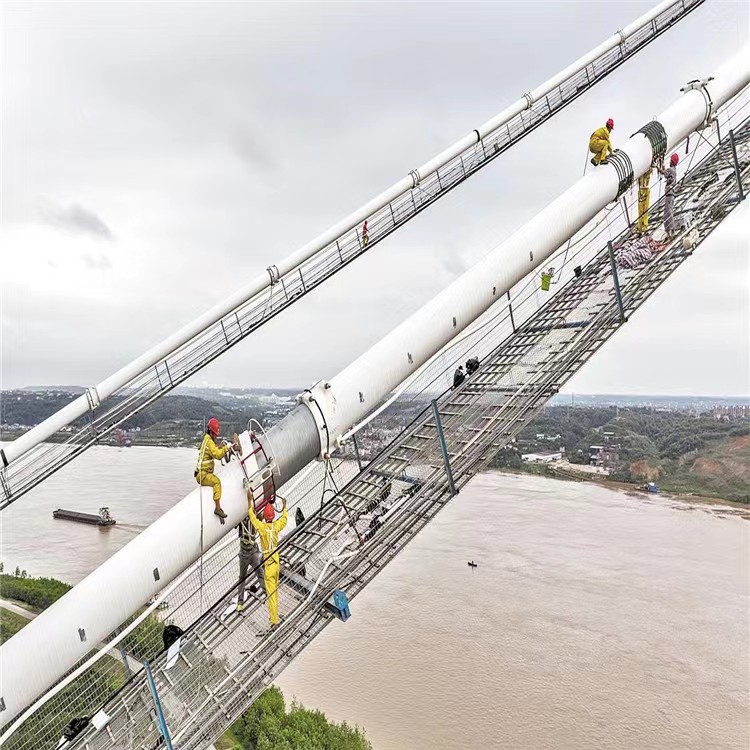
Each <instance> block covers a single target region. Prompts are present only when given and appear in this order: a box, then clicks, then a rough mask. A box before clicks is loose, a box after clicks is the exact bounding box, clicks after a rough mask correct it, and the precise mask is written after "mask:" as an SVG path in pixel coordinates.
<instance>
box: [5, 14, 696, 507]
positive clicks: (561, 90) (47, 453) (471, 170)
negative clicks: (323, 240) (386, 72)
mask: <svg viewBox="0 0 750 750" xmlns="http://www.w3.org/2000/svg"><path fill="white" fill-rule="evenodd" d="M702 2H703V0H682V1H681V2H680V3H675V4H674V5H672V6H670V7H669V8H667V9H665V10H664V11H663V12H662V13H661V14H660V15H659V16H658V17H657V18H655V19H654V21H653V22H652V23H651V24H650V25H647V26H644V27H642V28H641V29H640V30H638V31H637V32H635V33H634V34H633V35H632V36H630V37H629V38H628V39H626V40H624V42H623V43H622V44H621V45H619V46H618V47H616V48H615V49H613V50H610V51H609V52H606V53H604V54H603V55H602V56H601V57H600V58H599V59H598V60H596V61H594V62H593V63H591V64H590V65H588V66H586V68H584V69H583V70H581V71H579V72H577V73H575V74H573V75H571V76H570V77H569V78H568V79H567V80H565V81H563V82H562V83H561V84H560V85H559V86H558V87H557V88H555V89H554V90H553V91H551V92H550V93H549V94H547V95H546V96H545V97H543V98H541V99H539V100H538V101H534V102H533V103H532V104H531V106H530V107H529V108H528V109H527V110H525V111H524V112H522V113H520V114H519V115H517V116H516V117H515V118H513V119H512V120H511V121H509V122H508V123H507V124H506V125H503V126H501V127H499V128H497V129H496V130H495V131H494V132H492V133H490V134H489V135H488V136H486V137H485V138H483V139H481V140H480V141H479V142H478V143H477V144H476V145H475V146H472V147H470V148H468V149H466V150H465V151H464V152H463V153H462V154H460V155H459V156H457V157H455V158H454V159H452V160H451V161H449V162H448V163H447V164H445V165H444V166H443V167H441V168H440V169H438V170H437V171H435V172H433V173H432V174H430V175H426V176H425V177H424V178H423V179H422V180H421V181H420V182H419V184H418V185H416V186H415V187H414V188H412V189H411V190H408V191H406V192H405V193H403V194H402V195H401V196H399V197H397V198H395V199H394V200H393V201H391V202H390V203H389V204H388V205H386V206H385V207H384V208H382V209H380V210H379V211H376V212H374V213H373V215H372V216H371V217H369V218H368V231H367V235H366V236H364V235H363V233H362V230H361V228H356V227H355V228H354V229H351V230H349V231H348V232H345V233H343V234H342V235H341V236H340V237H339V238H338V239H337V240H335V241H334V242H333V243H331V244H329V245H328V246H326V247H324V248H323V249H322V250H320V251H319V252H318V253H316V254H315V255H314V256H313V257H311V258H310V259H309V260H307V261H305V262H304V263H302V264H301V265H300V266H298V267H297V268H295V269H293V270H292V271H290V272H288V273H286V274H284V275H282V276H281V277H280V278H279V279H278V282H277V283H275V284H273V285H272V286H270V287H269V288H268V289H267V290H266V291H263V292H261V293H258V294H257V295H255V296H254V297H252V298H251V299H249V300H247V301H246V302H244V303H243V304H241V305H240V306H238V307H237V308H236V309H235V310H234V311H233V312H231V313H229V314H228V315H226V316H224V317H223V318H222V319H221V320H219V321H218V323H216V324H214V325H212V326H209V327H208V328H206V329H205V330H203V331H202V332H201V333H200V334H198V335H196V336H195V337H194V338H193V339H191V340H190V341H189V342H188V343H187V344H185V345H184V346H182V347H180V348H179V349H177V350H176V351H174V352H173V353H171V354H170V355H169V356H167V357H166V358H164V359H163V360H161V361H160V362H158V363H157V364H155V365H154V366H153V367H151V368H149V369H148V370H146V371H145V372H143V373H142V374H140V375H138V376H137V377H135V378H134V379H133V380H131V381H130V382H129V383H127V384H126V385H125V386H123V387H122V388H120V389H119V390H118V391H116V392H115V393H113V394H112V395H111V396H110V397H109V398H106V399H104V400H103V401H102V402H101V404H99V405H96V406H94V405H92V408H91V410H90V412H89V414H88V417H86V418H82V419H81V420H78V421H77V422H76V423H75V427H76V428H77V431H75V432H72V433H62V434H60V435H58V437H59V438H60V442H55V443H42V444H40V445H38V446H36V447H35V448H33V449H31V450H30V451H29V452H28V453H26V454H25V455H23V456H21V457H20V458H19V459H17V460H16V461H14V462H13V463H11V464H10V465H9V466H7V467H4V468H3V469H0V509H2V508H4V507H6V506H7V505H9V504H10V503H12V502H15V501H16V500H17V499H18V498H19V497H21V496H22V495H23V494H25V493H26V492H28V491H29V490H30V489H31V488H32V487H34V486H35V485H37V484H39V483H40V482H41V481H43V480H44V479H46V478H47V477H48V476H50V475H51V474H53V473H54V472H55V471H57V470H59V469H60V468H62V467H63V466H64V465H65V464H67V463H68V462H69V461H71V460H73V459H74V458H75V457H76V456H78V455H80V454H81V453H82V452H84V451H85V450H87V449H88V448H89V447H91V446H92V445H95V444H97V442H98V441H99V440H101V438H102V437H103V436H104V435H107V434H108V433H110V432H111V431H112V430H114V429H115V428H117V427H120V426H121V425H123V424H124V423H125V422H126V421H127V420H128V418H130V417H132V416H133V415H134V414H136V413H138V412H139V411H141V410H142V409H144V408H146V407H148V406H149V405H150V404H151V403H153V402H154V401H155V400H156V399H158V398H160V397H161V396H162V395H164V394H165V393H168V392H169V391H170V390H172V389H173V388H175V387H176V386H177V385H179V384H181V383H184V382H185V381H186V380H187V379H188V378H190V377H191V376H192V375H194V374H195V373H196V372H198V371H199V370H200V369H202V368H203V367H205V366H206V365H207V364H209V363H210V362H212V361H213V360H214V359H216V358H217V357H218V356H220V355H221V354H223V353H224V352H226V351H228V350H229V349H230V348H232V347H233V346H234V345H235V344H237V343H238V342H239V341H242V340H243V339H244V338H245V337H247V336H248V335H249V334H251V333H252V332H253V331H255V330H257V329H258V328H259V327H261V326H262V325H263V324H265V323H266V322H267V321H268V320H270V319H271V318H273V317H275V316H276V315H277V314H278V313H280V312H281V311H282V310H284V309H286V308H287V307H289V306H290V305H291V304H293V303H294V302H295V301H297V300H298V299H300V298H301V297H303V296H304V295H306V294H307V293H308V292H310V291H311V290H312V289H314V288H316V287H317V286H318V285H320V284H321V283H323V282H324V281H326V280H327V279H328V278H330V277H331V276H332V275H334V274H335V273H337V272H338V271H339V270H341V269H342V268H344V267H345V266H346V265H348V264H349V263H351V262H352V261H354V260H355V259H356V258H358V257H360V256H362V255H363V254H364V253H365V252H367V251H368V250H369V249H370V248H372V247H373V246H375V245H376V244H377V243H378V242H379V241H380V240H382V239H384V238H385V237H387V236H388V235H390V234H391V232H393V231H394V230H396V229H398V228H399V227H400V226H402V225H403V224H405V223H406V222H407V221H409V220H410V219H412V218H413V217H415V216H416V215H417V214H419V213H421V212H422V211H423V210H424V209H425V208H427V207H428V206H430V205H432V204H433V203H434V202H435V201H436V200H438V199H439V198H440V197H442V196H443V195H445V194H446V193H448V192H449V191H450V190H452V189H453V188H455V187H457V186H458V185H460V184H461V183H462V182H463V181H464V180H466V179H468V178H469V177H470V176H471V175H473V174H475V173H476V172H477V171H479V170H480V169H481V168H482V167H484V166H486V165H487V164H488V163H489V162H491V161H492V160H493V159H495V158H496V157H497V156H499V155H500V154H501V153H503V152H504V151H506V150H507V149H508V148H510V147H511V146H512V145H513V144H515V143H516V142H517V141H519V140H520V139H521V138H523V137H524V136H526V135H527V134H528V133H530V132H532V131H533V130H535V129H536V128H537V127H539V126H540V125H541V124H543V123H544V122H546V121H547V120H548V119H549V118H550V117H552V116H553V115H554V114H556V113H557V112H559V111H560V110H561V109H563V108H564V107H565V106H567V105H568V104H570V103H571V102H573V101H574V100H575V99H577V98H578V97H579V96H580V95H581V94H583V93H584V92H585V91H587V90H588V89H589V88H590V87H591V86H593V85H595V84H596V83H598V82H599V81H600V80H602V79H603V78H605V77H606V76H607V75H609V74H610V73H611V72H612V71H614V70H616V69H617V68H618V67H619V66H620V65H622V64H623V63H624V62H625V61H626V60H628V59H629V58H630V57H632V56H633V55H635V54H637V53H638V52H639V51H640V50H641V49H643V47H645V46H646V45H647V44H649V43H650V42H651V41H653V40H654V39H655V38H657V37H658V36H659V35H661V34H662V33H663V32H664V31H666V30H667V29H669V28H670V27H671V26H673V25H674V24H675V23H677V22H678V21H679V20H681V19H682V18H684V17H685V15H687V14H688V13H690V12H691V11H692V10H694V9H695V8H696V7H697V6H698V5H700V4H701V3H702Z"/></svg>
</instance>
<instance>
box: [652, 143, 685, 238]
mask: <svg viewBox="0 0 750 750" xmlns="http://www.w3.org/2000/svg"><path fill="white" fill-rule="evenodd" d="M679 161H680V157H679V156H678V155H677V154H672V156H670V157H669V169H665V168H664V165H662V166H661V167H657V169H658V170H659V174H661V175H663V176H664V231H665V232H666V233H667V235H668V236H669V238H670V239H671V238H672V237H673V236H674V233H675V232H676V231H677V224H676V222H675V220H674V194H675V193H676V192H677V164H678V162H679Z"/></svg>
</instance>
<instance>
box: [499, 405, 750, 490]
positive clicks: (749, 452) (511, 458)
mask: <svg viewBox="0 0 750 750" xmlns="http://www.w3.org/2000/svg"><path fill="white" fill-rule="evenodd" d="M592 445H610V446H615V447H616V455H617V460H616V465H615V466H614V469H613V471H612V474H611V478H612V479H615V480H617V481H624V482H633V483H637V484H642V483H643V482H645V481H646V480H649V481H657V482H658V483H659V485H660V486H661V487H662V488H663V489H665V490H667V491H672V492H688V493H693V494H697V495H706V496H712V497H718V498H723V499H726V500H737V501H742V502H748V501H750V420H748V419H733V420H729V419H716V418H715V417H713V416H711V415H708V414H703V415H700V416H694V415H692V414H689V413H685V412H674V411H672V412H670V411H655V410H652V409H646V408H630V409H623V408H620V409H618V408H616V407H589V408H579V409H569V408H566V407H559V406H556V407H548V408H547V409H545V411H544V412H543V413H542V414H540V415H539V416H538V417H537V418H536V419H534V420H533V421H532V422H531V423H530V424H529V425H528V426H527V427H526V428H525V429H524V430H523V431H522V432H521V434H520V435H519V437H518V440H517V442H516V445H515V446H512V447H510V448H508V449H505V450H502V451H500V453H498V455H497V456H496V458H495V460H494V466H496V467H498V468H515V469H526V468H528V469H529V470H534V471H535V472H539V471H540V470H541V471H545V470H544V468H543V467H539V466H538V465H537V466H534V465H532V466H529V465H527V464H522V462H521V455H522V454H526V453H545V452H546V453H552V452H556V451H559V450H560V448H563V449H564V453H565V457H566V458H567V460H568V461H569V462H571V463H574V464H575V463H578V464H583V463H587V462H588V457H589V447H590V446H592Z"/></svg>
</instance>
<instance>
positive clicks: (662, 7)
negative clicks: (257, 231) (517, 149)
mask: <svg viewBox="0 0 750 750" xmlns="http://www.w3.org/2000/svg"><path fill="white" fill-rule="evenodd" d="M679 4H680V0H664V1H663V2H661V3H659V4H658V5H656V6H655V7H654V8H652V9H651V10H650V11H649V12H648V13H646V14H644V15H643V16H641V17H640V18H638V19H636V20H635V21H633V22H632V23H631V24H628V25H627V26H625V27H624V28H623V29H621V30H620V31H617V32H615V33H614V34H613V35H612V36H610V37H609V38H608V39H607V40H605V41H604V42H602V43H601V44H600V45H599V46H598V47H596V48H594V49H593V50H591V52H589V53H588V54H586V55H584V56H583V57H580V58H579V59H578V60H576V62H574V63H572V64H571V65H569V66H568V67H567V68H565V69H564V70H562V71H560V72H559V73H558V74H557V75H555V76H553V77H552V78H550V79H549V80H548V81H546V82H545V83H543V84H542V85H541V86H539V87H537V88H536V89H534V91H532V92H530V93H529V94H525V95H524V96H522V97H521V98H520V99H519V100H518V101H517V102H515V103H514V104H512V105H511V106H509V107H507V108H506V109H504V110H503V111H502V112H500V114H498V115H496V116H495V117H493V118H492V119H490V120H488V121H487V122H485V123H484V124H483V125H481V126H480V127H479V128H477V129H476V130H473V131H472V132H471V133H470V134H469V135H467V136H465V137H464V138H462V139H461V140H459V141H457V142H456V143H454V144H453V145H452V146H451V147H450V148H448V149H446V150H445V151H443V152H441V153H440V154H438V155H437V156H436V157H434V158H433V159H430V160H429V161H428V162H426V163H425V164H423V165H422V166H421V167H418V168H417V169H414V170H412V171H411V172H409V174H408V175H407V176H406V177H404V178H403V179H401V180H399V181H398V182H397V183H396V184H395V185H393V186H391V187H390V188H388V189H387V190H385V191H383V192H382V193H380V195H378V196H376V197H375V198H373V199H372V200H370V201H368V202H367V203H365V204H364V205H363V206H361V207H360V208H359V209H357V210H356V211H354V212H353V213H351V214H349V215H348V216H347V217H346V218H344V219H342V220H341V221H339V222H338V223H336V224H334V225H333V226H332V227H330V228H329V229H327V230H326V231H325V232H323V233H322V234H320V235H318V236H317V237H316V238H315V239H314V240H312V241H310V242H308V243H307V244H306V245H304V246H303V247H301V248H300V249H299V250H297V251H296V252H294V253H292V254H291V255H289V256H288V257H286V258H285V259H284V260H282V261H279V262H278V263H276V267H277V268H278V272H279V274H280V275H282V276H283V275H284V274H286V273H288V272H289V271H292V270H294V269H295V268H297V267H298V266H299V265H300V264H301V263H303V262H304V261H306V260H308V259H309V258H311V257H312V256H313V255H315V253H317V252H319V251H320V250H322V249H323V248H325V247H326V246H327V245H329V244H331V243H332V242H334V241H335V240H336V239H337V238H338V237H340V236H341V235H342V234H344V233H345V232H348V231H349V230H351V229H353V228H354V227H356V226H359V225H360V224H361V223H362V222H363V221H364V220H365V219H367V218H368V217H369V216H370V215H372V214H373V213H375V212H376V211H378V210H380V209H381V208H383V207H384V206H387V205H388V204H389V203H390V202H391V201H392V200H394V199H395V198H397V197H398V196H400V195H402V194H403V193H405V192H406V191H408V190H410V189H411V188H413V187H415V186H416V185H418V184H419V182H420V181H421V180H423V179H424V178H425V177H427V176H428V175H430V174H432V173H433V172H435V171H436V170H437V169H439V168H440V167H442V166H444V165H445V164H447V163H448V162H449V161H450V160H451V159H453V158H455V157H456V156H458V155H459V154H460V153H461V152H463V151H464V150H466V149H467V148H470V147H471V146H473V145H475V144H476V143H477V142H478V140H479V139H480V138H484V137H486V136H487V135H488V134H490V133H492V132H493V131H494V130H496V129H497V128H499V127H501V126H502V125H504V124H505V123H507V122H509V121H510V120H511V119H512V118H513V117H515V116H516V115H518V114H519V113H520V112H523V111H524V110H525V109H528V108H529V107H530V106H531V105H532V103H533V102H534V101H536V100H537V99H539V98H541V97H543V96H545V95H546V94H548V93H549V92H551V91H552V90H554V89H555V88H556V87H557V86H559V85H560V84H561V83H563V82H564V81H565V80H567V79H568V78H569V77H570V76H572V75H575V74H576V73H578V72H579V71H581V70H583V69H584V68H585V67H586V66H587V65H590V64H591V63H592V62H593V61H595V60H596V59H598V58H599V57H600V56H601V55H602V54H604V53H606V52H608V51H610V50H612V49H614V48H615V47H617V46H619V45H621V44H624V43H626V42H627V40H628V38H629V37H631V36H632V35H633V34H635V33H636V32H637V31H639V30H640V29H642V28H643V27H644V26H646V25H647V24H649V23H651V22H652V21H653V20H654V19H655V18H657V17H658V16H659V15H661V14H662V13H663V12H664V11H666V10H668V9H669V8H671V7H672V6H676V5H679ZM270 285H271V278H270V276H269V274H268V273H263V274H260V275H259V276H257V277H256V278H255V279H253V280H252V281H251V282H250V283H249V284H247V285H246V286H244V287H243V288H242V289H238V290H237V291H236V292H235V293H234V294H232V295H231V296H229V297H227V298H226V299H224V300H223V301H222V302H220V303H219V304H217V305H215V306H214V307H212V308H211V309H210V310H207V311H206V312H205V313H203V315H201V316H200V317H198V318H196V319H195V320H193V321H192V322H191V323H188V324H187V325H185V326H183V327H182V328H180V329H179V330H178V331H176V332H175V333H173V334H172V335H171V336H169V337H168V338H166V339H164V341H162V342H161V343H159V344H157V345H156V346H154V347H152V348H151V349H149V350H148V351H147V352H146V353H145V354H142V355H141V356H140V357H138V358H137V359H135V360H133V361H132V362H130V363H128V364H127V365H125V366H124V367H122V368H121V369H120V370H118V371H117V372H116V373H114V374H113V375H110V376H109V377H108V378H106V380H103V381H102V382H101V383H99V384H98V385H95V386H92V387H91V388H89V389H88V393H84V394H83V395H81V396H79V397H78V398H76V399H74V400H73V401H71V402H70V403H69V404H68V405H67V406H65V407H63V408H62V409H60V411H58V412H56V413H55V414H53V415H51V416H50V417H48V418H47V419H45V420H44V421H43V422H41V423H40V424H38V425H36V427H33V428H32V429H31V430H29V431H28V432H26V433H24V434H23V435H21V436H20V437H18V438H16V439H15V440H14V441H13V442H12V443H10V444H9V445H7V446H5V447H4V448H3V449H2V450H1V451H0V459H2V460H1V461H0V470H2V469H3V468H4V467H6V466H9V465H10V464H12V463H13V462H14V461H16V460H18V459H19V458H20V457H21V456H23V455H24V454H25V453H27V452H28V451H30V450H31V449H32V448H34V447H36V446H37V445H39V444H40V443H42V442H44V441H45V440H47V439H48V438H50V437H51V436H52V435H54V434H55V433H56V432H57V431H58V430H60V429H62V428H63V427H66V426H67V425H69V424H71V423H72V422H75V420H77V419H79V418H81V417H83V416H85V415H86V414H87V413H88V412H89V411H90V409H91V402H90V400H91V399H93V401H94V403H98V402H100V401H103V400H104V399H106V398H108V397H109V396H111V395H112V394H113V393H115V392H116V391H117V390H119V389H120V388H122V387H124V386H125V385H127V384H128V383H129V382H130V381H132V380H133V379H134V378H136V377H138V376H139V375H141V374H142V373H144V372H145V371H146V370H148V369H149V368H150V367H153V366H154V365H156V364H157V363H158V362H160V361H161V360H163V359H164V358H165V357H167V356H168V355H170V354H171V353H172V352H174V351H176V350H178V349H179V348H180V347H181V346H184V345H185V344H186V343H187V342H188V341H190V340H191V339H192V338H193V337H195V336H197V335H198V334H199V333H201V332H202V331H204V330H205V329H206V328H208V327H209V326H211V325H213V324H215V323H216V322H217V321H218V320H220V319H221V318H223V317H224V316H225V315H227V314H229V313H230V312H232V310H234V309H235V308H237V307H239V306H240V305H241V304H243V303H244V302H246V301H247V300H249V299H250V298H252V297H253V296H255V295H256V294H258V293H260V292H262V291H263V290H264V289H267V288H268V287H269V286H270Z"/></svg>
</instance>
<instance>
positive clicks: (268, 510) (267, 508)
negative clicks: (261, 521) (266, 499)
mask: <svg viewBox="0 0 750 750" xmlns="http://www.w3.org/2000/svg"><path fill="white" fill-rule="evenodd" d="M263 518H265V520H266V521H268V523H271V521H273V519H274V518H276V511H275V510H274V509H273V505H272V504H271V503H267V504H266V505H264V506H263Z"/></svg>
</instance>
